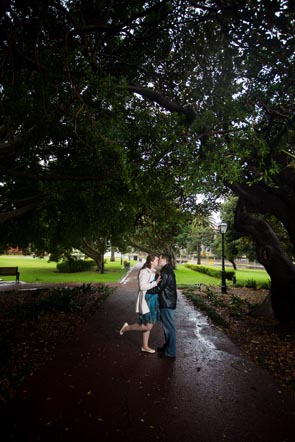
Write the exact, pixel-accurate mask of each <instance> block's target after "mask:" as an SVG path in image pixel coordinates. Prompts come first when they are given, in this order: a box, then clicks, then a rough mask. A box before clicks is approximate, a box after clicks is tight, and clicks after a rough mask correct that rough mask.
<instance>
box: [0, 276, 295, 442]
mask: <svg viewBox="0 0 295 442" xmlns="http://www.w3.org/2000/svg"><path fill="white" fill-rule="evenodd" d="M136 276H137V269H133V270H131V271H130V272H129V274H128V276H127V278H126V279H125V281H124V282H122V283H121V284H120V285H119V287H118V289H117V290H116V292H115V293H114V294H112V295H111V296H109V298H108V299H107V300H106V302H104V303H103V305H102V307H101V310H100V311H98V312H97V314H96V315H95V317H93V318H92V320H91V321H89V322H87V324H84V325H83V326H82V327H81V328H80V329H79V330H78V332H77V333H76V335H75V336H74V337H73V338H71V339H70V340H69V341H68V342H67V344H66V345H64V344H63V345H62V346H60V348H59V349H57V351H56V352H55V355H54V356H53V358H52V359H51V360H49V361H47V362H46V363H45V364H44V365H43V366H42V367H41V368H40V369H38V370H37V371H36V372H35V373H34V375H33V376H31V377H30V378H29V379H28V380H27V381H26V382H25V384H24V385H23V387H22V388H21V389H20V391H19V392H18V394H17V395H16V397H15V398H14V400H13V401H11V402H10V403H9V404H8V405H6V406H5V408H4V409H0V415H1V429H0V432H1V433H0V434H1V441H2V442H11V441H13V442H27V441H30V442H35V441H41V442H47V441H48V442H49V441H50V442H58V441H63V442H68V441H72V442H75V441H80V442H88V441H89V442H92V441H93V442H94V441H95V442H98V441H99V442H109V441H120V442H143V441H144V442H150V441H164V442H166V441H167V442H168V441H169V442H190V441H192V442H193V441H194V442H195V441H198V442H224V441H226V442H291V441H292V442H293V441H294V440H295V400H294V399H293V398H291V397H290V396H288V395H287V394H286V393H284V392H282V391H280V388H279V387H278V386H276V385H275V384H274V381H273V379H272V378H271V376H270V375H269V374H268V373H266V372H264V371H263V370H261V369H259V368H257V367H255V366H254V365H253V364H252V363H251V362H250V361H249V360H247V359H245V358H244V357H243V356H241V355H240V352H239V350H238V348H237V347H235V346H234V345H233V344H232V343H231V341H229V339H228V338H227V337H226V336H224V335H223V334H222V333H220V332H219V331H218V330H217V329H215V328H213V327H212V326H210V325H209V324H208V323H207V321H206V319H205V318H204V316H202V315H201V314H200V313H198V312H196V311H195V310H194V309H193V308H192V307H191V305H190V304H189V303H188V302H187V301H186V299H185V298H184V297H182V296H181V295H180V296H179V303H178V308H177V312H176V324H177V345H178V353H177V358H176V360H161V359H159V358H158V357H157V355H149V354H144V353H142V352H141V351H140V345H141V336H140V334H139V333H138V332H129V333H126V334H125V335H124V336H120V335H119V329H120V327H121V325H122V324H123V322H124V321H125V320H127V321H128V322H132V321H135V320H136V319H137V316H136V314H135V313H134V305H135V299H136V292H137V280H136ZM161 344H162V329H161V325H160V324H157V326H156V327H155V328H154V329H153V331H152V334H151V345H152V346H153V345H154V346H158V345H161ZM5 431H6V436H4V432H5ZM3 436H4V439H3Z"/></svg>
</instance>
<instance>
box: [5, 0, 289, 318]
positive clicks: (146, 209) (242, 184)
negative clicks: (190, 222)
mask: <svg viewBox="0 0 295 442" xmlns="http://www.w3.org/2000/svg"><path fill="white" fill-rule="evenodd" d="M0 25H1V49H0V51H1V52H0V54H1V73H0V87H1V100H0V106H1V116H0V118H1V121H0V134H1V142H0V167H1V175H2V179H1V187H0V221H1V222H2V223H3V222H5V227H4V228H3V230H2V232H1V241H0V242H1V243H2V244H3V243H8V242H9V241H10V240H11V241H12V240H13V239H14V240H15V241H20V239H22V240H23V241H28V240H29V239H30V240H31V241H32V240H34V241H36V242H39V243H42V241H49V242H50V243H53V242H54V241H55V242H57V243H60V242H61V241H66V242H67V241H68V242H69V243H72V242H73V241H74V239H77V238H79V239H80V238H82V237H83V236H85V237H87V238H88V239H89V238H90V239H91V238H93V237H100V236H103V237H104V238H108V239H114V240H115V238H116V237H118V236H120V237H121V236H122V235H123V234H124V233H126V232H128V233H129V234H130V233H131V232H132V229H135V228H136V227H138V226H139V225H141V224H142V223H143V220H146V218H147V216H148V217H149V225H152V223H153V222H156V221H157V220H158V219H161V215H162V213H165V211H166V209H167V214H168V213H169V214H171V219H170V220H171V225H173V223H174V224H175V218H177V216H176V214H177V213H179V212H177V211H183V210H185V211H186V210H188V209H189V210H193V208H194V206H195V202H196V199H195V195H196V194H197V193H203V194H206V195H207V202H208V205H211V206H212V205H213V204H214V201H215V198H216V197H218V196H220V195H223V194H224V193H225V192H226V193H233V194H235V195H236V196H237V197H238V198H239V201H238V205H237V210H236V227H237V228H238V229H239V230H240V231H241V232H242V233H246V234H249V235H251V236H252V237H253V239H254V240H255V241H256V244H257V253H258V258H259V260H260V261H261V262H262V263H263V264H264V265H265V267H266V269H267V271H268V272H269V273H270V274H271V275H272V281H274V280H275V279H276V278H278V277H277V276H276V275H275V273H274V266H273V262H274V261H275V262H276V263H277V264H278V263H281V264H280V265H279V266H278V265H276V267H277V268H278V267H282V268H284V269H287V268H288V270H287V273H288V276H286V280H288V281H289V282H288V284H291V283H293V281H294V268H293V267H292V263H291V262H290V260H289V259H288V256H287V255H285V254H284V253H283V251H282V249H281V247H280V243H279V241H278V240H277V237H276V235H275V233H274V231H273V230H272V229H271V228H270V226H269V225H268V224H267V223H266V221H265V220H264V219H263V218H261V217H258V218H257V216H253V215H251V213H252V214H257V213H259V214H262V215H263V216H270V215H273V216H275V217H276V218H277V220H278V221H279V222H280V223H281V225H282V226H283V228H284V229H285V230H286V232H287V234H288V236H289V238H290V243H291V244H292V245H293V249H294V248H295V247H294V246H295V222H294V221H295V220H294V216H295V210H294V205H295V199H294V177H295V175H294V163H293V155H294V109H293V107H294V78H295V76H294V47H295V45H294V43H295V42H294V39H295V37H294V35H295V33H294V6H293V2H291V1H287V0H276V1H272V2H270V1H268V0H251V1H246V0H244V1H239V2H237V1H236V0H228V1H226V2H224V1H222V0H219V1H210V0H205V1H200V2H199V1H195V0H150V1H146V2H140V1H134V2H129V1H126V0H120V1H118V0H113V1H111V2H109V1H106V0H100V1H94V0H93V1H88V0H87V1H85V0H79V1H78V0H68V1H61V0H40V1H39V0H38V1H37V0H11V1H9V2H2V3H1V18H0ZM172 204H174V206H175V209H174V210H171V205H172ZM169 216H170V215H169ZM173 230H174V229H170V231H171V234H172V232H173ZM266 231H267V232H268V233H267V235H265V232H266ZM175 233H176V234H177V233H178V232H177V228H175ZM171 238H172V237H171ZM166 240H167V239H166ZM274 285H275V283H274ZM292 296H293V295H292ZM293 298H295V296H293ZM292 309H293V310H295V307H294V303H293V307H292Z"/></svg>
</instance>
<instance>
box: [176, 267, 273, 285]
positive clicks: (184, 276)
mask: <svg viewBox="0 0 295 442" xmlns="http://www.w3.org/2000/svg"><path fill="white" fill-rule="evenodd" d="M219 270H220V268H219ZM230 270H231V269H230ZM175 275H176V281H177V284H178V285H184V284H208V285H220V283H221V281H220V279H219V278H214V277H213V276H208V275H205V274H203V273H199V272H196V271H194V270H191V269H188V268H187V267H184V265H183V264H178V266H177V270H176V271H175ZM236 278H237V284H239V285H244V284H246V283H247V282H248V281H252V280H254V281H256V283H257V285H259V284H263V283H267V282H268V281H269V279H270V278H269V276H268V274H267V272H266V271H265V270H258V269H238V270H237V271H236ZM227 284H228V285H231V284H232V283H231V282H230V281H227Z"/></svg>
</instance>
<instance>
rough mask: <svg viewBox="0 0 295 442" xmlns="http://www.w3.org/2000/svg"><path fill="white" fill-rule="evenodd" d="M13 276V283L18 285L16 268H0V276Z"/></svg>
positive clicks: (18, 273)
mask: <svg viewBox="0 0 295 442" xmlns="http://www.w3.org/2000/svg"><path fill="white" fill-rule="evenodd" d="M12 275H13V276H15V282H17V283H19V275H20V272H19V271H18V267H0V276H12Z"/></svg>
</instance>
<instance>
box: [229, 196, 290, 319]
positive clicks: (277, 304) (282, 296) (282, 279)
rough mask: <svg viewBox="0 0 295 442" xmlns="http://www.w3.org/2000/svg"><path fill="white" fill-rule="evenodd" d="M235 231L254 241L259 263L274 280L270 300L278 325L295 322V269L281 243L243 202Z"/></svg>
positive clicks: (240, 203)
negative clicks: (251, 213)
mask: <svg viewBox="0 0 295 442" xmlns="http://www.w3.org/2000/svg"><path fill="white" fill-rule="evenodd" d="M235 227H236V229H237V230H239V231H240V232H241V233H243V234H246V235H248V236H250V237H252V238H253V240H254V241H255V243H256V249H257V257H258V260H259V262H260V263H261V264H262V265H263V266H264V267H265V270H266V271H267V273H268V274H269V276H270V278H271V291H270V299H271V305H272V308H273V312H274V316H275V318H276V319H278V320H279V321H294V320H295V266H294V264H293V263H292V261H291V260H290V259H289V258H288V256H287V255H286V254H285V252H284V251H283V249H282V248H281V246H280V243H279V240H278V238H277V236H276V234H275V233H274V231H273V230H272V228H271V227H270V225H269V224H267V223H266V222H265V221H264V220H263V219H261V218H258V217H254V216H252V215H250V214H249V212H248V210H247V206H246V204H245V202H244V200H243V199H242V198H240V199H239V201H238V204H237V208H236V213H235Z"/></svg>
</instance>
